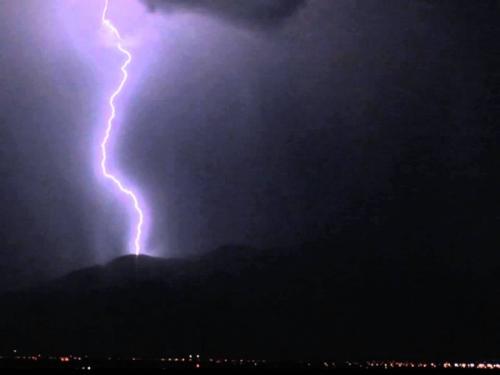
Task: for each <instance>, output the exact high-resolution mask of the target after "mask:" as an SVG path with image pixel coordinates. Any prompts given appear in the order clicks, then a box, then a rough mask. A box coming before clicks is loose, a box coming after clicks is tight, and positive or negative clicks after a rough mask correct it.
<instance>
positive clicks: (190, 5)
mask: <svg viewBox="0 0 500 375" xmlns="http://www.w3.org/2000/svg"><path fill="white" fill-rule="evenodd" d="M142 1H143V2H144V3H146V4H147V5H148V7H149V8H150V9H152V10H157V9H158V10H162V11H166V12H173V11H176V10H193V11H197V12H203V13H210V14H213V15H216V16H219V17H222V18H225V19H229V20H231V21H233V22H239V23H244V24H247V25H252V26H258V27H271V26H274V25H277V24H279V23H280V22H282V21H283V20H284V19H286V18H288V17H290V16H292V15H293V14H295V13H296V12H297V11H298V10H299V9H300V8H301V7H302V6H303V5H304V4H305V3H306V2H307V0H252V1H248V0H142Z"/></svg>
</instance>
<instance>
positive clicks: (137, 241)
mask: <svg viewBox="0 0 500 375" xmlns="http://www.w3.org/2000/svg"><path fill="white" fill-rule="evenodd" d="M108 9H109V0H105V4H104V10H103V12H102V25H103V26H104V27H106V28H107V29H108V30H109V31H110V32H111V34H112V35H113V37H114V39H115V40H116V48H117V49H118V50H119V51H120V52H121V53H122V54H123V55H124V56H125V57H126V59H125V61H124V62H123V64H122V66H121V68H120V69H121V71H122V79H121V81H120V84H119V85H118V87H117V88H116V89H115V91H114V92H113V93H112V94H111V96H110V97H109V99H108V104H109V108H110V110H111V113H110V115H109V117H108V120H107V123H106V131H105V133H104V138H103V139H102V142H101V163H100V164H101V171H102V174H103V176H104V177H105V178H107V179H108V180H110V181H111V182H113V184H114V185H115V186H116V188H117V189H118V190H119V191H120V192H121V194H123V195H124V196H126V197H127V199H128V201H129V202H130V204H131V205H132V206H133V208H134V211H135V214H136V220H137V221H136V224H135V234H134V252H135V254H136V255H139V254H140V253H141V242H142V227H143V224H144V213H143V211H142V208H141V205H140V203H139V199H138V198H137V194H136V193H134V192H133V191H132V189H131V188H130V187H127V186H125V184H124V183H123V182H121V181H120V180H119V178H118V177H117V176H116V175H114V174H113V173H111V172H110V171H109V170H108V165H107V161H108V152H107V146H108V142H109V139H110V137H111V133H112V131H113V125H114V120H115V118H116V106H115V100H116V98H117V97H118V96H119V95H120V93H121V92H122V90H123V88H124V86H125V84H126V83H127V80H128V72H127V67H128V66H129V64H130V63H131V62H132V54H131V53H130V52H129V51H127V50H126V49H125V48H124V47H123V40H122V38H121V35H120V32H119V31H118V29H117V28H116V26H114V25H113V23H112V22H111V20H110V19H109V18H108Z"/></svg>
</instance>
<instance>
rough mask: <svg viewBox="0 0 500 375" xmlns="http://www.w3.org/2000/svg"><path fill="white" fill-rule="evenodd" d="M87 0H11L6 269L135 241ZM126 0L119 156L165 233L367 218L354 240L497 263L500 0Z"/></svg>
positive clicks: (435, 258)
mask: <svg viewBox="0 0 500 375" xmlns="http://www.w3.org/2000/svg"><path fill="white" fill-rule="evenodd" d="M76 3H78V2H77V1H76V2H75V1H70V0H51V1H48V0H21V1H11V0H0V181H1V183H0V197H1V202H0V290H4V289H7V288H12V287H16V286H22V285H27V284H30V283H36V282H38V281H40V280H46V279H49V278H52V277H55V276H59V275H62V274H64V273H66V272H68V271H71V270H75V269H78V268H81V267H83V266H88V265H91V264H94V263H96V262H97V263H102V262H106V261H109V260H111V259H113V258H115V257H117V256H120V255H123V254H126V253H127V251H128V249H127V240H128V235H129V231H130V229H129V225H130V220H129V216H128V213H127V211H126V209H125V208H124V206H123V204H122V202H121V201H120V200H119V199H116V196H115V195H114V193H113V191H112V189H109V187H107V186H106V184H105V183H103V181H102V179H100V177H99V176H98V173H97V172H96V144H97V139H98V135H99V134H100V131H101V130H102V124H103V121H104V118H105V112H106V107H105V99H106V95H107V94H109V92H110V89H111V87H112V86H113V84H116V78H117V76H116V75H115V74H116V72H117V70H116V69H117V66H118V65H117V64H119V59H118V57H117V56H116V54H113V52H109V51H107V52H106V49H105V48H103V47H102V46H99V45H98V43H94V41H96V40H98V39H99V28H100V25H99V17H100V12H101V10H102V9H101V8H102V2H101V1H97V0H92V1H90V0H89V1H88V2H87V1H85V4H86V5H81V4H82V2H80V5H75V4H76ZM115 3H117V4H120V5H119V6H118V8H120V6H121V7H122V8H123V9H116V8H115V9H114V10H113V12H114V13H112V16H113V17H114V19H116V22H117V24H119V25H121V26H122V27H123V28H124V30H125V31H124V33H125V36H126V38H128V40H130V46H131V48H132V50H133V51H134V57H135V62H134V64H132V66H131V72H130V74H131V81H130V85H129V86H128V87H127V89H126V93H125V94H124V95H125V97H124V98H123V99H122V101H120V103H119V108H120V117H119V120H120V130H119V131H118V132H117V133H116V138H115V140H116V142H115V143H114V145H113V149H114V151H113V160H114V163H115V164H116V165H119V166H120V169H121V170H122V171H123V173H124V174H126V176H127V177H129V178H130V179H131V181H133V183H134V184H135V185H136V186H139V187H140V190H141V191H142V194H143V196H144V201H145V202H146V205H147V211H148V214H149V217H150V223H149V224H148V233H147V240H146V244H147V246H146V247H147V250H148V251H147V252H148V253H149V254H151V255H156V256H162V257H183V256H188V255H192V254H201V253H205V252H208V251H211V250H213V249H214V248H216V247H218V246H221V245H225V244H242V245H247V246H253V247H256V248H270V247H287V246H299V245H301V244H305V243H309V242H312V241H329V240H330V239H333V238H335V237H336V236H340V235H343V234H344V233H351V234H352V236H354V237H356V236H361V237H362V236H365V235H367V234H368V233H370V237H369V238H370V239H372V240H373V241H372V240H370V241H371V246H369V247H364V246H352V247H351V248H348V251H352V252H358V253H359V255H360V257H363V256H364V255H365V254H364V252H366V256H367V257H372V256H373V252H376V253H377V254H379V255H380V256H387V257H390V256H393V255H395V256H398V257H405V256H406V255H407V254H408V255H410V254H409V253H410V252H412V254H411V256H414V253H418V254H419V256H421V257H422V259H424V260H425V262H428V263H429V264H440V265H442V267H448V268H449V269H453V270H456V271H457V272H459V273H460V272H467V274H468V275H469V274H470V272H471V271H472V274H474V272H477V273H480V272H483V271H484V270H485V269H492V268H495V267H498V265H499V264H500V252H499V249H500V247H499V245H500V241H499V236H498V230H499V225H500V219H499V209H500V202H499V191H500V189H499V188H500V186H499V182H500V178H499V171H500V158H499V155H498V152H497V150H498V147H499V145H498V141H499V130H498V129H499V127H498V115H499V100H498V99H499V98H498V91H499V88H500V85H499V84H498V78H499V70H498V66H500V53H499V51H498V36H499V26H498V25H499V23H498V19H499V10H500V9H499V3H498V2H497V1H488V0H481V1H470V0H467V1H465V0H464V1H461V0H456V1H448V0H443V1H424V0H413V1H400V0H359V1H358V0H309V1H304V2H302V1H280V0H275V1H273V0H269V1H268V2H267V5H266V4H265V3H266V1H263V0H260V1H224V0H220V1H216V0H212V1H208V0H207V1H206V2H201V1H194V0H193V1H189V2H186V3H188V5H187V6H183V7H180V6H179V1H161V0H158V1H154V0H149V1H146V0H145V1H144V3H148V4H139V1H135V0H130V1H123V2H121V1H118V2H115ZM201 3H203V5H200V4H201ZM235 4H239V5H240V6H239V7H236V6H235ZM129 6H130V7H132V8H133V10H134V14H135V17H132V18H128V19H129V20H131V21H130V22H132V23H133V25H132V24H129V25H127V22H128V21H126V19H127V18H124V16H126V15H127V12H128V11H129V10H127V9H125V8H127V7H129ZM262 6H264V8H266V11H262V9H261V8H260V7H262ZM148 7H149V10H148ZM120 17H121V18H120ZM144 20H147V21H144ZM110 56H111V57H110ZM113 56H114V57H113ZM331 251H332V254H334V253H335V251H338V250H337V249H336V248H332V249H331ZM342 251H347V250H342ZM464 274H465V273H464Z"/></svg>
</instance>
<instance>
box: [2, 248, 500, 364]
mask: <svg viewBox="0 0 500 375" xmlns="http://www.w3.org/2000/svg"><path fill="white" fill-rule="evenodd" d="M342 249H345V248H343V247H342V244H341V243H340V242H339V243H337V244H335V245H334V244H310V245H308V246H304V247H301V248H295V249H268V250H257V249H252V248H247V247H240V246H228V247H223V248H220V249H218V250H216V251H214V252H212V253H209V254H207V255H204V256H201V257H196V258H189V259H163V258H154V257H147V256H139V257H136V256H126V257H121V258H117V259H115V260H113V261H111V262H110V263H108V264H105V265H102V266H95V267H91V268H86V269H83V270H80V271H77V272H73V273H71V274H69V275H67V276H65V277H63V278H60V279H57V280H54V281H53V282H51V283H49V284H46V285H43V286H40V287H38V288H36V289H29V290H23V291H19V292H15V293H9V294H6V295H4V296H2V299H1V300H2V309H1V310H0V318H1V319H0V322H1V323H0V337H1V340H0V349H1V350H10V349H12V348H13V347H16V348H18V349H20V350H26V351H33V352H44V353H50V352H54V353H68V352H73V353H75V352H78V353H87V354H97V355H109V354H133V355H149V356H152V355H165V354H169V355H174V354H177V353H178V354H185V353H193V352H200V353H207V354H213V355H217V354H219V355H227V356H236V357H239V356H243V357H250V356H255V357H261V358H262V357H263V358H280V359H284V358H285V359H286V358H305V357H313V356H316V357H321V358H326V357H329V358H336V359H344V358H353V357H355V358H397V357H407V354H408V353H419V355H420V356H421V357H425V358H435V357H438V358H445V359H446V358H450V357H453V356H463V355H467V356H473V357H475V358H478V357H481V358H487V357H490V356H493V355H494V354H495V353H493V352H494V349H495V347H496V346H495V343H496V342H498V341H497V340H498V339H500V327H499V325H500V324H499V323H498V319H497V313H496V312H497V311H498V308H499V307H500V305H499V303H498V302H496V301H497V299H496V298H479V297H476V291H477V290H485V289H486V290H487V293H482V295H491V296H495V295H497V294H498V292H499V291H500V288H499V287H498V283H496V282H495V280H496V279H497V277H496V275H493V274H488V273H483V274H480V275H479V274H477V273H475V275H476V276H475V278H474V279H473V278H463V273H462V274H460V277H458V276H456V275H455V273H454V272H453V271H451V270H449V269H447V268H446V267H444V266H443V265H441V264H439V263H436V262H434V263H433V264H429V263H428V262H427V259H426V258H425V257H423V256H421V255H420V254H418V253H413V255H411V254H412V253H410V252H407V253H406V256H405V257H403V256H397V255H394V256H391V257H388V256H385V257H381V256H380V254H379V253H376V252H373V253H372V254H371V255H370V254H369V253H367V252H366V251H365V252H364V253H363V256H362V257H361V256H360V255H359V252H355V251H341V250H342ZM479 318H480V319H481V322H482V323H481V326H478V325H474V324H472V323H471V322H472V321H474V320H475V319H479ZM465 327H469V329H466V328H465ZM470 327H476V328H477V329H471V328H470ZM429 340H432V341H433V342H434V343H438V345H434V346H433V348H436V347H441V348H442V349H440V351H436V350H435V349H433V350H430V349H428V348H429V346H428V345H427V343H428V341H429ZM475 354H476V355H475Z"/></svg>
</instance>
